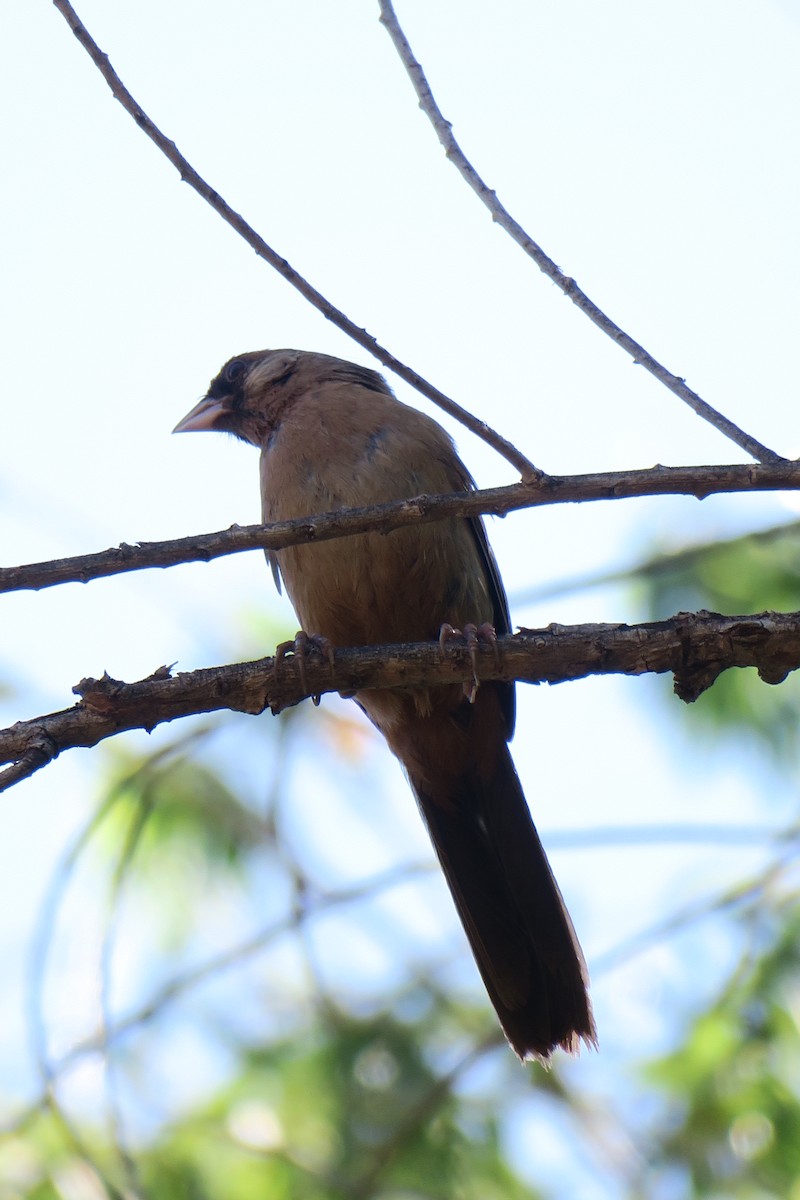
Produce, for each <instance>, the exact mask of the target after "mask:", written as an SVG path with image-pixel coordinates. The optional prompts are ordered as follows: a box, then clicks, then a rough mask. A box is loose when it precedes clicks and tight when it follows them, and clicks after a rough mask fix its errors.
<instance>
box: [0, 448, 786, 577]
mask: <svg viewBox="0 0 800 1200" xmlns="http://www.w3.org/2000/svg"><path fill="white" fill-rule="evenodd" d="M797 488H800V461H795V462H781V463H775V464H769V465H764V464H759V465H752V464H741V463H735V464H732V465H729V466H707V467H662V466H655V467H650V468H647V469H644V470H633V471H598V472H596V473H594V474H591V475H545V476H543V477H542V478H541V479H539V480H538V481H536V482H534V483H517V484H512V485H511V486H510V487H498V488H485V489H482V490H480V491H474V492H454V493H451V494H449V495H443V496H415V497H413V498H412V499H410V500H397V501H393V502H392V503H391V504H374V505H370V506H368V507H364V508H347V509H340V510H338V511H336V512H332V513H316V514H313V515H310V516H308V517H298V518H297V519H295V520H292V521H276V522H274V523H273V524H271V525H232V526H231V527H230V529H223V530H220V531H218V532H216V533H203V534H195V535H194V536H192V537H185V538H175V539H173V540H171V541H166V542H139V543H137V544H136V545H135V546H130V545H127V544H125V543H124V542H123V544H122V545H121V546H117V547H114V548H112V549H109V550H100V551H98V552H96V553H94V554H81V555H77V556H76V557H74V558H61V559H54V560H53V561H51V562H41V563H27V564H25V565H24V566H19V567H0V593H2V592H16V591H24V590H26V589H31V590H34V591H36V590H39V589H40V588H46V587H55V586H56V585H58V584H62V583H88V582H89V580H90V579H100V578H102V577H104V576H106V575H121V574H124V573H125V572H127V571H141V570H144V569H145V568H148V567H172V566H176V565H177V564H178V563H187V562H209V561H210V560H211V559H213V558H221V557H223V556H224V555H227V554H240V553H242V552H243V551H245V550H260V549H268V550H282V549H283V548H284V547H286V546H296V545H298V544H299V543H302V542H322V541H328V540H329V539H330V538H338V537H347V536H349V535H350V534H354V533H364V532H366V531H367V530H373V531H377V532H382V533H388V532H389V530H391V529H399V528H400V527H401V526H403V525H414V524H416V523H417V522H422V523H424V522H428V521H441V520H443V519H445V518H446V517H471V516H477V515H478V514H480V513H488V514H491V515H492V516H497V517H503V516H505V515H506V513H509V512H515V511H517V510H518V509H521V508H537V507H539V506H541V505H545V504H573V503H578V502H584V501H594V500H625V499H631V498H634V497H642V496H678V495H688V496H695V497H696V498H697V499H698V500H703V499H705V497H706V496H711V495H715V494H720V493H727V492H751V491H752V492H773V491H791V490H795V489H797Z"/></svg>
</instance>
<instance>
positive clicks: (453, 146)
mask: <svg viewBox="0 0 800 1200" xmlns="http://www.w3.org/2000/svg"><path fill="white" fill-rule="evenodd" d="M378 4H379V6H380V10H381V15H380V22H381V24H382V25H384V26H385V27H386V30H387V32H388V34H389V37H390V38H391V39H392V43H393V45H394V47H395V49H396V50H397V53H398V54H399V56H400V59H401V61H402V63H403V66H404V67H405V69H406V71H407V72H408V75H409V78H410V79H411V83H412V85H413V87H414V91H415V92H416V94H417V99H418V100H419V106H420V108H421V109H422V111H423V112H424V113H425V116H426V117H427V118H428V120H429V121H430V122H431V124H432V125H433V128H434V129H435V131H436V136H437V137H438V139H439V141H440V142H441V144H442V146H443V148H444V152H445V155H446V156H447V158H448V159H449V160H450V162H452V164H453V166H454V167H456V169H457V170H458V171H459V172H460V173H461V175H462V177H463V178H464V179H465V180H466V182H467V183H468V184H469V186H470V187H471V188H472V190H473V191H474V192H475V194H476V196H477V197H478V199H479V200H481V201H482V202H483V203H484V204H485V205H486V207H487V208H488V210H489V212H490V213H491V214H492V220H493V221H495V222H496V223H497V224H498V225H499V226H500V227H501V229H504V230H505V231H506V233H507V234H509V236H510V237H512V238H513V239H514V241H515V242H516V243H517V245H518V246H520V247H521V248H522V249H523V250H524V251H525V253H526V254H527V255H528V257H529V258H532V259H533V261H534V262H535V263H536V265H537V267H538V268H539V270H540V271H542V272H543V273H544V274H545V275H546V276H547V278H548V279H550V280H552V281H553V283H555V284H556V286H557V287H560V288H561V290H562V292H563V293H564V295H565V296H568V297H569V299H570V300H571V301H572V303H573V304H575V305H577V307H578V308H579V309H580V310H581V312H582V313H584V314H585V316H587V317H588V318H589V320H590V321H592V322H593V323H594V324H595V325H596V326H597V327H598V329H601V330H602V331H603V333H605V334H606V336H607V337H610V338H611V340H612V341H614V342H616V343H617V345H618V346H621V347H622V349H623V350H625V351H627V353H628V354H630V355H631V357H632V358H633V361H634V364H635V365H636V366H640V367H644V368H645V370H647V371H649V372H650V374H651V375H654V376H655V377H656V379H657V380H658V381H659V383H663V385H664V387H667V388H669V390H670V391H671V392H674V393H675V395H676V396H678V397H680V399H681V400H683V402H684V403H685V404H688V405H689V407H690V408H691V409H693V410H694V412H696V413H697V415H698V416H699V417H702V418H703V420H704V421H708V422H709V423H710V424H711V425H713V426H714V427H715V428H716V429H718V430H719V431H720V433H723V434H724V435H725V437H727V438H730V439H731V441H733V442H735V443H736V445H737V446H741V448H742V449H743V450H746V451H747V453H748V454H750V455H751V456H752V457H753V458H755V459H757V460H758V461H759V462H780V461H781V458H782V456H781V455H780V454H776V452H775V451H774V450H770V449H769V448H768V447H767V446H764V445H762V444H761V442H759V441H756V439H755V438H754V437H751V435H750V434H749V433H745V432H744V430H742V429H740V428H739V427H738V425H734V423H733V421H731V420H729V419H728V417H726V416H723V414H722V413H720V412H717V410H716V409H715V408H712V407H711V405H710V404H708V403H707V402H706V401H705V400H703V399H701V397H700V396H698V394H697V392H693V391H692V389H691V388H690V387H687V386H686V381H685V380H684V379H680V378H679V377H678V376H677V375H673V374H672V372H671V371H668V370H667V368H666V367H664V366H662V364H661V363H660V362H657V361H656V359H655V358H653V356H652V355H651V354H649V353H648V352H647V350H645V348H644V346H640V345H639V343H638V342H637V341H634V339H633V338H632V337H631V336H630V335H629V334H627V333H626V332H625V330H624V329H621V328H620V326H619V325H617V324H615V323H614V321H612V320H611V318H610V317H607V316H606V314H605V313H604V312H603V311H602V310H601V309H600V308H598V307H597V305H596V304H595V303H594V301H593V300H590V299H589V297H588V296H587V295H586V293H585V292H583V291H582V290H581V288H580V287H578V284H577V283H576V282H575V280H574V279H570V278H569V276H567V275H565V274H564V272H563V271H562V270H561V269H560V267H558V266H557V265H556V263H554V262H553V260H552V259H551V258H549V257H548V255H547V254H545V252H544V250H542V248H541V246H539V245H537V243H536V242H535V241H534V240H533V238H532V237H531V236H530V235H529V234H527V233H526V232H525V230H524V229H523V228H522V226H521V225H520V224H519V223H518V222H517V221H515V220H514V218H513V217H512V216H511V214H510V213H509V211H508V209H506V208H505V207H504V206H503V205H502V204H501V203H500V201H499V200H498V198H497V193H496V192H494V191H493V190H492V189H491V188H490V187H489V186H488V185H487V184H486V183H485V182H484V180H483V179H482V178H481V176H480V175H479V174H478V172H477V171H476V170H475V168H474V167H473V165H472V163H471V162H470V161H469V159H468V158H467V156H466V155H465V154H464V152H463V150H462V149H461V147H460V146H459V144H458V142H457V141H456V139H455V137H454V136H453V127H452V125H451V123H450V122H449V121H448V120H447V119H446V118H445V117H444V116H443V114H442V111H441V109H440V108H439V106H438V104H437V103H436V101H435V100H434V98H433V93H432V92H431V89H430V84H429V83H428V80H427V78H426V77H425V72H424V71H423V69H422V66H421V65H420V63H419V62H418V61H417V59H416V58H415V57H414V52H413V50H412V49H411V46H410V44H409V42H408V38H407V37H406V35H405V34H404V33H403V30H402V29H401V27H400V23H399V21H398V20H397V15H396V13H395V11H394V7H393V6H392V3H391V0H378Z"/></svg>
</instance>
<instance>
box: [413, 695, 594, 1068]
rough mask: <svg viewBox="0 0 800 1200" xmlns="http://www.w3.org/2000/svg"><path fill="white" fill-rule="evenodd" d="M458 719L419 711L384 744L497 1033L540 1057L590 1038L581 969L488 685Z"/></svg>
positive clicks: (515, 1046)
mask: <svg viewBox="0 0 800 1200" xmlns="http://www.w3.org/2000/svg"><path fill="white" fill-rule="evenodd" d="M476 710H477V711H476ZM481 710H482V711H481ZM460 716H461V718H462V719H459V716H456V717H453V716H452V715H439V714H434V715H432V716H428V717H425V718H420V719H419V720H417V721H415V722H413V728H412V727H410V726H409V725H406V726H405V728H404V730H403V733H402V737H401V738H400V739H398V738H396V737H395V738H393V739H391V740H392V741H393V742H394V743H395V744H394V746H393V748H394V749H395V753H397V754H398V757H399V758H400V759H401V761H402V762H403V765H404V766H405V768H406V771H407V773H408V776H409V780H410V782H411V786H412V788H413V789H414V793H415V795H416V798H417V801H418V804H419V807H420V811H421V812H422V816H423V818H424V820H425V824H426V825H427V827H428V831H429V833H430V836H431V840H432V842H433V846H434V849H435V850H436V854H437V856H438V858H439V862H440V863H441V865H442V869H443V871H444V874H445V877H446V879H447V882H448V885H449V887H450V891H451V893H452V896H453V899H454V901H455V905H456V908H457V910H458V914H459V916H460V918H461V921H462V923H463V926H464V929H465V931H466V934H467V937H468V938H469V942H470V945H471V947H472V952H473V954H474V955H475V960H476V962H477V965H478V969H479V970H480V973H481V975H482V977H483V981H484V983H485V985H486V989H487V991H488V993H489V996H490V998H491V1000H492V1003H493V1004H494V1007H495V1009H496V1010H497V1015H498V1017H499V1018H500V1022H501V1024H502V1026H503V1029H504V1031H505V1034H506V1037H507V1038H508V1040H509V1042H510V1043H511V1046H512V1047H513V1049H514V1050H515V1051H516V1053H517V1054H518V1055H519V1056H520V1058H522V1059H525V1058H531V1057H535V1058H539V1059H541V1060H544V1061H546V1060H547V1059H548V1058H549V1056H550V1054H551V1052H552V1051H553V1050H554V1049H555V1048H556V1047H557V1046H561V1047H563V1048H564V1049H565V1050H569V1051H576V1050H577V1049H578V1048H579V1045H580V1042H581V1040H583V1041H585V1042H587V1043H590V1044H594V1042H595V1027H594V1021H593V1019H592V1011H591V1005H590V1002H589V996H588V992H587V972H586V965H585V963H584V959H583V954H582V952H581V948H580V945H579V943H578V939H577V937H576V935H575V930H574V929H573V926H572V922H571V920H570V918H569V914H568V913H567V910H566V907H565V905H564V901H563V900H562V898H561V893H560V891H559V889H558V885H557V883H556V881H555V878H554V877H553V873H552V871H551V869H550V864H549V863H548V861H547V856H546V855H545V852H544V848H543V846H542V844H541V842H540V841H539V836H538V834H537V832H536V829H535V827H534V824H533V821H532V820H531V816H530V812H529V810H528V805H527V803H526V801H525V797H524V795H523V792H522V786H521V784H520V781H519V778H518V776H517V773H516V770H515V769H514V764H513V762H512V759H511V754H510V752H509V749H508V746H507V744H506V742H505V738H504V737H503V735H502V729H501V728H500V723H501V717H500V715H499V707H498V705H497V702H496V698H495V697H493V696H492V695H491V688H490V687H486V688H483V689H481V692H479V694H478V697H477V702H476V704H475V705H474V706H471V707H470V712H469V713H468V714H466V715H465V714H464V712H463V710H462V712H461V714H460ZM445 723H447V727H445ZM398 741H399V742H400V743H401V744H399V745H398V744H397V743H398ZM443 751H444V753H443Z"/></svg>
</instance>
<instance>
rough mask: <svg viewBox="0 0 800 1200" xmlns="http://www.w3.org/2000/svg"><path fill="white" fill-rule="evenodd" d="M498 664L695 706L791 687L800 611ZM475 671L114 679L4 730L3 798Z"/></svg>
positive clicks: (604, 631) (521, 637)
mask: <svg viewBox="0 0 800 1200" xmlns="http://www.w3.org/2000/svg"><path fill="white" fill-rule="evenodd" d="M498 647H499V651H500V653H499V655H498V656H497V657H495V654H494V652H493V650H492V648H491V647H488V646H481V647H479V649H478V655H477V675H478V678H479V679H480V680H484V681H485V680H490V679H503V680H509V681H510V680H521V681H524V682H527V683H544V682H546V683H561V682H564V681H566V680H572V679H580V678H584V677H586V676H588V675H607V674H625V675H641V674H644V673H646V672H659V673H663V672H667V671H671V672H672V673H673V675H674V676H675V691H676V694H677V695H678V696H679V697H680V698H681V699H682V700H685V701H687V702H691V701H693V700H696V699H697V697H698V696H700V695H701V694H702V692H704V691H705V690H706V689H707V688H709V687H710V686H711V685H712V683H713V682H714V680H715V679H716V678H717V677H718V676H719V675H720V674H721V673H722V671H724V670H727V669H728V668H729V667H755V668H756V669H757V670H758V673H759V675H760V677H761V679H763V680H764V682H765V683H770V684H777V683H781V682H783V680H784V679H785V678H786V676H787V675H788V674H789V673H790V672H791V671H794V670H796V669H797V667H798V666H800V613H760V614H754V615H749V616H739V617H728V616H720V615H719V614H718V613H706V612H700V613H678V614H677V615H676V616H674V617H672V618H671V619H670V620H668V621H654V622H649V623H647V624H642V625H575V626H571V627H567V626H560V625H550V626H548V628H547V629H523V630H522V631H521V632H520V633H518V634H516V635H513V636H512V635H509V636H506V637H502V638H500V639H499V640H498ZM471 680H472V664H471V660H470V655H469V652H468V650H467V648H466V646H465V645H461V644H459V643H458V642H448V643H447V644H446V646H445V647H444V649H441V648H440V647H439V645H438V643H436V642H423V643H419V644H415V645H409V646H367V647H362V648H357V649H343V650H337V651H336V653H335V658H334V663H333V664H331V663H329V662H328V661H327V659H326V660H322V659H321V658H319V657H317V656H316V655H315V654H310V655H309V656H308V657H307V659H306V660H304V661H303V662H301V661H300V660H299V659H298V658H297V656H295V655H288V656H287V657H285V658H283V659H281V661H280V663H279V664H278V665H277V669H276V661H275V659H274V658H262V659H258V660H256V661H255V662H249V663H236V664H234V665H232V666H221V667H209V668H205V669H203V670H198V671H185V672H179V673H178V674H177V675H174V676H173V675H172V674H171V673H170V668H168V667H160V668H159V669H158V670H157V671H156V672H155V673H154V674H153V675H151V676H149V677H148V678H147V679H143V680H139V681H138V682H136V683H123V682H122V681H120V680H116V679H112V678H111V677H110V676H108V675H104V676H103V677H102V679H83V680H81V682H80V683H79V684H77V685H76V686H75V687H74V688H73V692H75V693H76V694H77V695H78V696H80V701H79V702H78V703H77V704H76V705H74V706H73V707H72V708H69V709H65V710H62V711H60V712H55V713H49V714H47V715H46V716H41V717H37V718H34V719H33V720H29V721H19V722H17V723H16V724H15V725H12V726H10V727H9V728H8V729H4V730H2V731H0V763H9V764H11V765H10V766H8V767H7V768H6V770H5V771H3V772H2V773H0V790H3V789H4V788H7V787H10V786H11V785H12V784H14V783H17V782H18V781H19V780H20V779H24V778H25V777H27V776H29V775H32V774H33V773H34V771H36V770H38V769H39V768H40V767H42V766H44V765H45V764H46V763H48V762H51V761H52V760H53V759H54V758H56V757H57V756H58V755H59V754H60V753H61V752H62V751H64V750H68V749H70V748H72V747H77V746H83V747H88V746H96V745H97V744H98V743H99V742H101V741H103V740H104V739H105V738H108V737H113V735H114V734H117V733H122V732H123V731H125V730H129V729H146V730H148V732H149V731H151V730H153V729H154V728H155V727H156V726H157V725H160V724H162V723H164V722H166V721H173V720H176V719H177V718H179V717H186V716H190V715H194V714H198V713H206V712H213V711H217V710H220V709H231V710H233V711H236V712H246V713H253V714H258V713H261V712H263V711H264V710H265V709H267V708H269V709H270V710H271V711H272V712H273V713H278V712H281V711H282V710H283V709H285V708H289V707H291V706H292V705H295V704H298V703H300V701H301V700H304V699H306V698H308V697H311V696H319V695H321V694H322V693H324V692H332V691H338V692H342V693H343V694H352V693H353V692H355V691H358V690H359V689H361V688H366V687H370V688H391V687H400V688H409V687H426V686H431V685H433V684H438V683H454V682H455V683H458V682H462V681H463V682H465V683H469V682H470V681H471Z"/></svg>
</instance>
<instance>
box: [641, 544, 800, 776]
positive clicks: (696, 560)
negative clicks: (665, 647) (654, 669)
mask: <svg viewBox="0 0 800 1200" xmlns="http://www.w3.org/2000/svg"><path fill="white" fill-rule="evenodd" d="M629 578H630V579H631V580H632V581H634V582H635V584H636V587H637V591H638V592H639V595H640V597H641V599H642V603H643V606H644V610H645V613H646V614H647V619H648V620H663V619H664V618H666V617H669V616H672V615H673V614H674V613H676V612H695V611H698V610H700V609H707V610H708V611H709V612H719V613H724V614H727V615H731V616H735V615H739V614H744V613H757V612H765V611H771V610H775V611H779V612H795V611H797V610H798V609H800V522H797V521H793V522H791V523H789V524H787V525H782V526H779V527H777V528H775V529H768V530H765V531H763V532H760V533H755V534H750V535H747V536H744V537H738V538H732V539H730V540H728V541H722V542H715V543H711V544H709V545H704V546H696V547H690V548H689V549H686V550H682V551H678V552H677V553H672V554H661V555H658V556H656V557H653V558H652V559H650V560H649V561H648V562H646V563H644V564H642V565H641V566H640V567H638V568H637V569H636V571H634V572H631V573H630V576H629ZM682 707H683V706H679V705H676V704H675V703H674V701H671V703H670V708H671V709H672V711H678V710H680V709H681V708H682ZM798 713H800V679H798V677H797V675H796V674H794V675H790V676H789V678H788V679H787V680H786V681H785V682H784V683H782V684H779V685H778V686H777V687H772V686H770V685H768V684H766V683H764V682H762V680H760V679H759V678H758V675H757V674H756V672H755V671H754V670H749V669H748V670H744V669H740V668H733V669H731V670H728V671H725V672H724V673H723V674H722V675H721V676H720V677H719V679H718V680H717V681H716V683H715V684H714V686H713V687H712V688H710V689H709V691H707V692H705V693H704V694H703V695H702V696H701V697H700V699H699V700H697V701H696V702H695V703H694V704H693V705H692V706H691V712H687V713H684V724H685V726H686V728H687V729H690V730H691V731H693V732H694V733H695V734H696V735H697V736H700V737H704V738H707V737H708V735H709V733H713V734H715V735H716V736H719V737H723V738H725V737H730V736H731V735H733V736H735V737H737V738H746V739H747V740H748V741H749V742H751V743H755V744H757V745H758V746H759V748H760V749H761V750H763V751H766V752H767V753H768V754H769V755H770V757H771V758H773V759H774V760H776V761H778V762H781V763H783V764H784V765H788V764H791V763H794V762H796V760H797V729H798Z"/></svg>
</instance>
